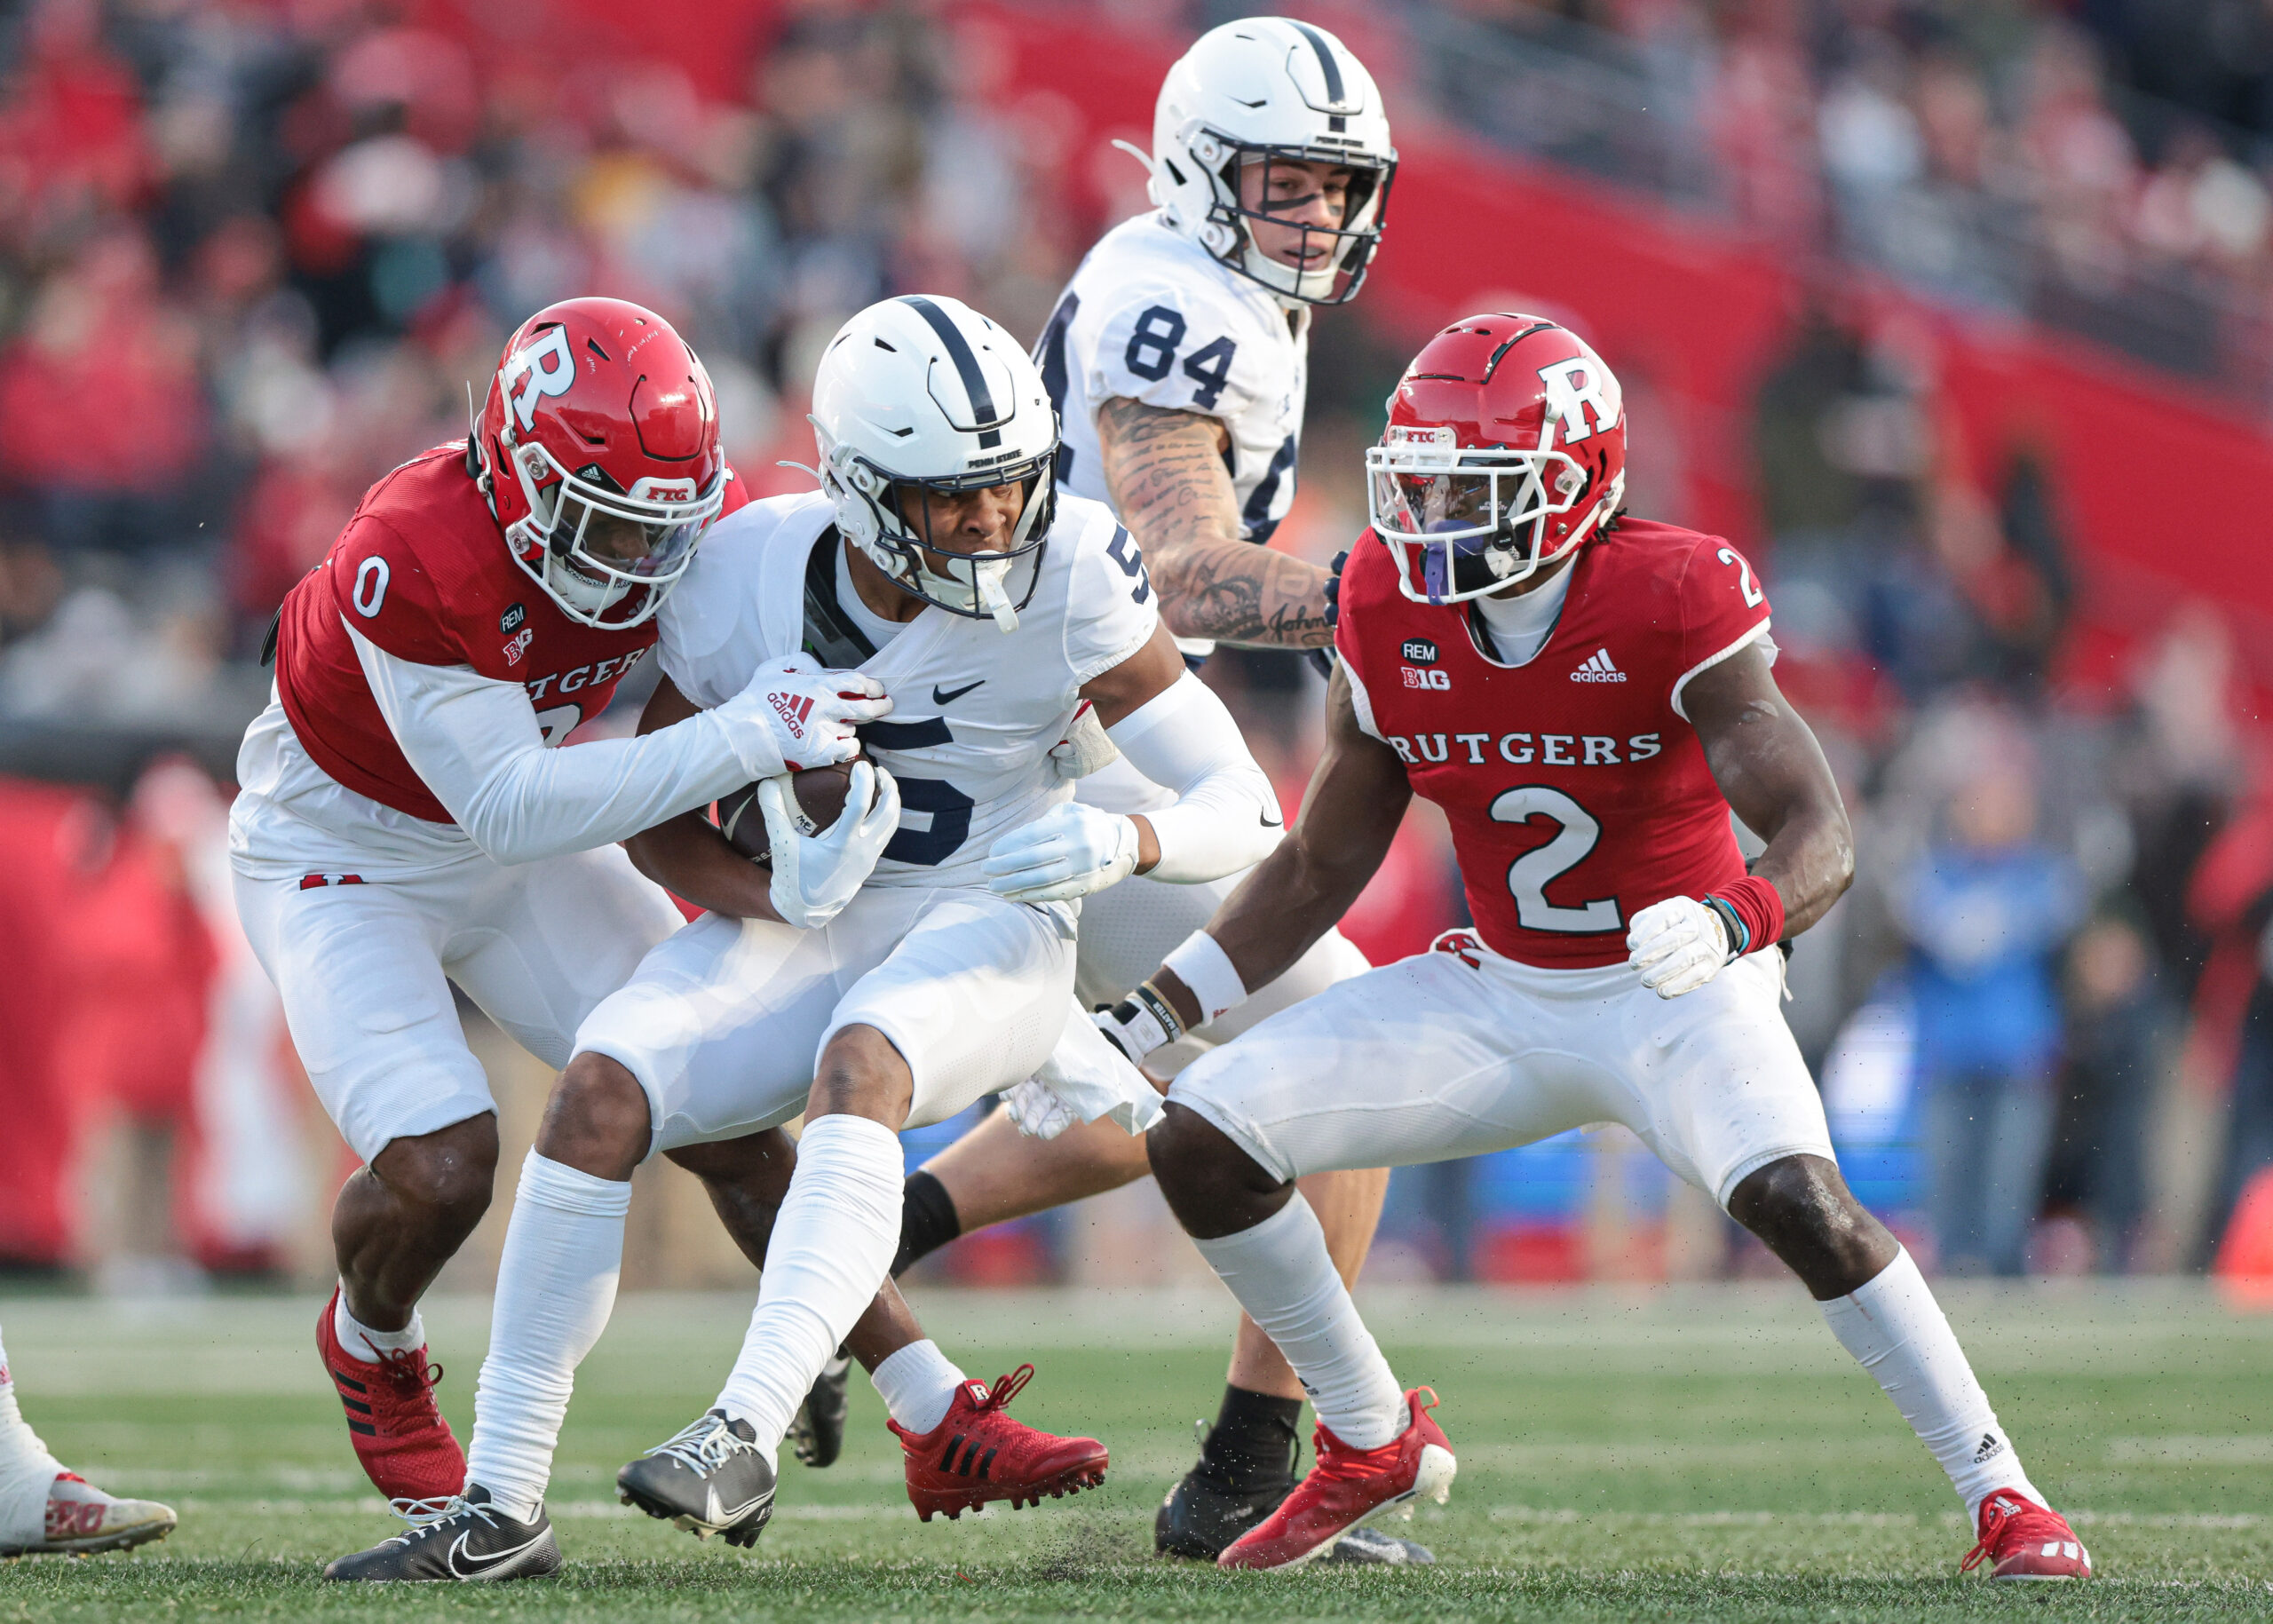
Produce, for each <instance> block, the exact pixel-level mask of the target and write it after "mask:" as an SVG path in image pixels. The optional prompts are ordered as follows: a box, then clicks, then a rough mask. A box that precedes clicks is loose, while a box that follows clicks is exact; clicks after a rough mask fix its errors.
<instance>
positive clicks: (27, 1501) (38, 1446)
mask: <svg viewBox="0 0 2273 1624" xmlns="http://www.w3.org/2000/svg"><path fill="white" fill-rule="evenodd" d="M61 1470H63V1463H62V1462H60V1461H59V1460H57V1459H56V1458H55V1457H54V1456H53V1455H51V1454H48V1453H47V1446H46V1445H45V1444H43V1443H41V1442H40V1439H39V1434H38V1433H36V1432H35V1431H33V1430H31V1427H30V1424H29V1423H28V1422H26V1421H25V1420H24V1417H23V1414H22V1412H20V1410H18V1409H17V1407H16V1387H15V1383H14V1382H12V1380H10V1378H9V1374H8V1350H7V1349H6V1348H5V1347H0V1550H14V1549H20V1548H22V1547H23V1546H26V1545H30V1544H34V1543H36V1541H39V1540H40V1539H42V1538H43V1537H44V1535H45V1534H46V1533H47V1492H48V1490H49V1488H51V1486H52V1485H54V1482H55V1477H56V1474H57V1473H59V1472H60V1471H61Z"/></svg>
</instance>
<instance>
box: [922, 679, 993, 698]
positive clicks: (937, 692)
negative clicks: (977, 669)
mask: <svg viewBox="0 0 2273 1624" xmlns="http://www.w3.org/2000/svg"><path fill="white" fill-rule="evenodd" d="M985 681H986V678H985V677H980V678H979V679H978V682H974V683H966V684H965V685H963V686H962V687H960V688H942V687H941V686H939V684H938V683H933V684H932V685H931V702H932V703H933V704H934V705H952V704H954V702H955V701H957V700H959V699H961V698H962V696H963V695H964V694H966V693H970V691H971V689H973V688H976V687H977V686H978V684H979V683H983V682H985Z"/></svg>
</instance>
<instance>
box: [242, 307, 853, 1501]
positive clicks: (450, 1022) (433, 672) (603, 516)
mask: <svg viewBox="0 0 2273 1624" xmlns="http://www.w3.org/2000/svg"><path fill="white" fill-rule="evenodd" d="M732 481H733V474H732V472H731V471H729V470H728V469H727V467H726V465H725V458H724V457H723V456H721V455H720V452H719V448H718V425H717V405H716V401H715V398H714V396H713V394H712V392H711V387H710V380H709V376H707V375H706V374H705V373H704V371H703V369H702V363H701V361H700V360H697V359H696V358H695V355H694V353H693V351H691V350H690V349H688V348H687V346H686V345H685V343H684V342H682V341H681V339H680V338H679V337H678V335H677V333H676V332H674V331H672V329H671V328H670V325H669V323H668V322H666V321H663V319H662V318H661V317H660V316H657V315H655V314H654V313H652V312H649V311H645V310H642V309H641V308H639V307H638V305H630V304H626V303H624V302H622V301H621V300H617V299H600V298H584V299H571V300H568V301H566V302H565V303H562V304H558V305H552V306H550V307H549V308H547V309H545V310H543V311H540V312H538V313H536V314H535V316H532V317H531V318H530V319H529V320H528V321H526V322H525V323H523V324H522V326H521V328H520V329H519V331H517V332H515V333H514V335H513V336H512V337H511V339H510V340H508V341H507V343H506V345H505V351H504V355H503V360H501V362H500V363H499V366H498V369H497V373H496V376H495V378H494V379H493V380H492V381H491V383H490V386H489V392H488V397H487V403H486V405H485V407H484V408H483V410H482V412H481V415H480V416H479V419H478V420H477V421H476V422H475V423H474V424H473V425H472V433H471V437H470V439H469V440H466V441H460V442H456V443H453V444H450V445H446V446H440V447H437V448H434V449H433V450H431V451H428V452H425V453H424V454H422V455H421V456H416V457H413V458H412V459H411V460H410V461H409V462H408V463H404V464H402V466H400V468H397V469H396V470H395V471H393V472H392V473H390V474H388V475H387V476H386V478H384V479H381V480H380V481H379V482H378V483H377V484H376V485H375V486H373V487H371V489H370V490H369V492H368V493H367V494H366V495H365V496H364V498H363V501H362V504H361V505H360V507H359V508H358V509H357V510H356V511H355V515H354V517H353V519H351V520H350V521H349V523H348V525H347V527H346V529H345V530H344V531H343V532H342V533H341V535H340V537H339V540H338V541H337V543H334V545H333V547H332V550H331V552H330V554H329V556H328V557H327V558H325V559H324V561H323V562H322V563H321V565H319V566H317V567H316V568H315V569H314V570H313V571H312V572H311V573H310V574H308V575H307V576H306V577H305V578H304V579H303V580H302V581H301V582H299V583H298V584H297V586H295V587H294V588H293V589H292V590H291V592H290V593H289V595H288V596H287V597H286V598H285V600H284V604H283V606H282V608H281V610H280V611H279V613H278V616H277V624H276V628H275V630H274V632H273V634H272V635H273V654H274V658H275V661H276V683H275V688H274V691H273V694H272V696H271V698H270V701H269V704H268V708H267V709H266V710H265V711H264V712H262V714H261V715H260V717H258V718H257V720H255V721H254V723H253V724H252V725H251V727H250V728H249V729H248V730H247V732H246V733H245V741H244V745H243V749H242V752H241V753H240V755H239V756H238V758H237V778H238V781H239V783H240V784H241V785H242V787H243V788H242V794H241V795H240V796H238V798H237V801H236V804H235V805H234V808H233V809H232V811H231V813H230V822H229V832H230V852H231V857H232V860H233V863H234V869H235V884H236V898H237V909H238V912H239V914H240V915H242V918H243V921H244V926H245V932H246V934H247V936H248V937H249V939H250V940H251V942H252V945H253V948H254V950H255V951H256V952H257V954H258V955H259V956H260V960H261V963H262V964H263V965H264V966H265V968H266V970H267V971H268V974H269V977H270V978H271V979H272V980H273V981H274V982H275V983H276V986H277V990H278V992H279V993H281V994H282V997H283V1001H284V1010H285V1016H286V1018H287V1020H288V1022H289V1025H290V1028H291V1033H292V1041H293V1043H294V1044H295V1046H296V1047H297V1049H298V1050H299V1053H300V1058H301V1060H302V1062H303V1064H304V1065H305V1066H306V1068H307V1072H308V1077H309V1081H311V1082H313V1084H314V1086H315V1089H316V1092H317V1094H318V1095H319V1096H320V1097H321V1099H322V1101H323V1104H324V1108H325V1109H326V1110H327V1111H329V1113H331V1119H332V1121H334V1122H335V1123H337V1125H338V1128H339V1131H340V1133H341V1135H342V1136H343V1137H345V1139H346V1141H347V1143H348V1145H350V1146H351V1147H352V1149H353V1150H354V1152H355V1153H356V1154H357V1155H358V1156H359V1157H360V1158H361V1159H362V1161H363V1163H364V1165H363V1166H362V1167H361V1168H360V1169H358V1170H357V1171H356V1173H355V1174H354V1175H353V1176H351V1177H350V1178H349V1179H348V1180H347V1183H346V1184H345V1187H344V1188H343V1189H342V1190H341V1191H340V1193H339V1198H338V1200H337V1204H336V1205H335V1207H334V1208H333V1212H332V1237H333V1241H334V1244H335V1245H336V1247H337V1252H338V1258H339V1279H340V1285H339V1288H338V1290H337V1291H336V1292H335V1293H334V1294H333V1295H332V1300H331V1303H330V1304H329V1306H328V1307H327V1308H326V1309H325V1311H324V1312H323V1315H322V1317H321V1319H320V1320H319V1322H318V1325H317V1342H318V1347H319V1351H321V1355H322V1358H323V1361H324V1367H325V1371H326V1373H327V1374H328V1375H329V1377H330V1379H331V1381H332V1382H333V1383H334V1385H335V1386H336V1388H337V1390H338V1393H339V1397H340V1402H341V1404H342V1406H344V1407H345V1413H346V1418H347V1425H348V1430H349V1432H350V1434H351V1436H352V1441H353V1444H354V1447H355V1451H356V1454H357V1455H358V1457H359V1458H360V1460H361V1462H362V1463H363V1467H364V1470H366V1471H367V1472H368V1473H369V1474H370V1477H371V1480H372V1482H374V1483H375V1484H376V1485H378V1486H379V1488H380V1489H381V1490H382V1491H383V1492H384V1493H386V1494H387V1495H389V1496H390V1497H391V1498H392V1499H393V1500H395V1501H398V1502H412V1501H430V1500H434V1499H438V1498H441V1497H446V1496H449V1495H454V1494H455V1493H457V1492H458V1490H459V1488H460V1486H461V1485H463V1481H464V1475H465V1462H464V1458H463V1454H461V1453H460V1451H459V1448H458V1445H457V1442H456V1440H455V1438H452V1437H451V1434H450V1430H449V1427H448V1425H447V1422H444V1421H443V1419H442V1417H441V1414H440V1411H439V1410H437V1409H436V1407H435V1405H434V1401H433V1397H432V1385H433V1382H434V1381H435V1380H436V1379H437V1378H438V1377H439V1376H440V1367H435V1366H433V1365H432V1364H430V1362H429V1361H428V1359H427V1357H426V1346H425V1335H424V1330H423V1328H422V1327H421V1326H420V1324H419V1319H418V1313H417V1303H418V1299H419V1297H420V1295H422V1294H423V1293H424V1291H425V1289H426V1287H427V1286H428V1285H429V1284H431V1283H432V1280H433V1279H434V1276H435V1274H436V1273H437V1272H438V1271H440V1268H441V1266H442V1264H444V1263H445V1262H446V1261H447V1259H448V1258H449V1257H450V1256H451V1254H453V1253H454V1252H455V1251H456V1250H457V1248H458V1247H459V1246H460V1245H461V1244H462V1243H463V1241H464V1240H465V1238H466V1236H467V1235H468V1234H469V1233H471V1231H472V1229H473V1226H474V1224H476V1223H477V1222H478V1221H479V1219H480V1217H481V1215H482V1212H483V1211H484V1209H485V1208H487V1206H488V1204H489V1196H490V1184H491V1179H492V1176H493V1174H494V1173H495V1167H496V1161H497V1120H496V1108H495V1104H494V1103H493V1102H492V1100H491V1098H490V1095H489V1086H488V1082H487V1079H486V1078H485V1076H484V1075H483V1073H482V1069H481V1066H480V1065H479V1062H477V1061H476V1060H475V1059H474V1058H473V1055H472V1053H471V1051H470V1050H468V1049H467V1047H466V1044H465V1039H464V1036H463V1032H462V1030H461V1029H460V1026H459V1024H458V1018H457V1013H456V1010H455V1007H454V1004H453V1002H452V998H451V994H450V983H452V982H455V983H456V984H457V986H459V987H461V988H462V989H463V991H464V992H465V994H466V995H467V996H468V997H470V998H471V999H472V1000H473V1001H474V1002H476V1003H478V1004H479V1005H480V1006H481V1007H482V1008H483V1009H484V1010H487V1012H488V1014H489V1016H490V1017H491V1018H493V1019H494V1020H495V1021H496V1023H497V1024H498V1025H499V1026H502V1027H503V1028H504V1030H505V1031H507V1032H508V1033H510V1034H512V1036H513V1037H514V1038H515V1039H516V1040H518V1041H519V1042H520V1043H521V1044H522V1046H523V1047H525V1048H527V1050H529V1051H530V1052H531V1053H532V1054H535V1055H536V1056H537V1057H539V1058H541V1059H543V1060H545V1061H546V1062H547V1063H549V1064H550V1065H552V1066H564V1065H566V1063H567V1059H568V1055H569V1050H570V1049H571V1047H572V1045H573V1042H574V1037H575V1033H576V1027H577V1026H578V1024H579V1023H580V1022H581V1021H582V1019H583V1018H584V1017H585V1016H586V1015H587V1014H589V1013H590V1011H591V1010H592V1009H593V1008H594V1006H596V1005H597V1004H598V1002H599V1001H600V1000H601V999H602V998H604V997H606V995H607V994H609V993H611V992H614V990H615V988H616V987H617V986H620V985H622V982H623V981H624V979H625V978H627V977H628V976H629V975H630V972H631V970H632V969H633V968H634V967H635V966H636V965H637V964H638V963H639V960H640V958H641V956H642V955H645V952H646V951H647V949H648V948H650V947H653V946H654V945H655V944H656V943H657V942H659V941H661V940H662V939H664V938H665V937H667V936H669V934H670V933H671V932H672V931H674V930H675V929H677V926H678V925H679V924H680V923H682V922H681V920H680V918H679V915H678V914H677V910H676V909H675V908H674V907H672V906H671V904H670V901H669V899H668V898H667V897H666V896H665V894H664V893H663V892H662V891H661V890H660V889H659V888H658V887H656V886H655V885H653V883H649V882H648V881H646V880H645V879H643V878H641V877H640V876H639V875H638V874H637V873H635V872H634V871H633V869H632V867H631V865H630V861H629V860H627V859H626V858H625V856H624V855H623V853H622V852H621V851H620V850H618V849H616V847H615V844H614V843H616V842H618V841H621V840H623V839H626V838H627V837H629V836H632V835H635V834H638V832H639V831H640V830H642V829H644V828H649V827H651V826H653V824H655V823H657V822H660V821H661V820H664V819H667V818H669V817H672V816H675V815H676V814H677V813H680V812H686V811H688V810H690V809H693V808H695V807H700V806H703V805H706V804H709V803H710V802H711V801H713V800H715V799H717V797H718V796H720V795H723V794H725V792H727V791H728V790H731V789H733V788H739V787H740V786H741V785H743V784H747V783H748V782H749V781H750V780H753V779H763V778H766V777H770V776H772V775H773V774H776V773H779V772H782V771H783V770H784V768H785V766H797V765H803V766H812V765H817V764H824V763H831V762H836V761H840V760H843V759H844V758H845V757H849V756H851V754H852V753H853V752H854V750H855V749H856V748H857V746H856V743H855V741H854V739H853V736H852V731H851V730H852V727H853V725H854V724H856V723H859V722H864V721H867V720H870V719H873V718H875V717H879V716H882V715H883V714H884V712H885V711H886V710H888V709H890V705H889V701H884V700H883V699H882V698H881V697H878V696H880V695H881V694H882V693H883V689H882V688H881V687H880V686H879V685H876V684H875V683H874V682H873V681H871V680H870V679H868V678H866V677H858V676H854V675H851V674H850V673H835V674H825V673H821V672H820V670H819V668H818V666H817V664H816V662H814V661H811V660H810V659H802V658H801V659H798V660H792V661H779V662H776V663H775V664H774V665H772V666H771V667H769V668H767V669H764V670H761V671H760V672H759V673H758V674H757V676H756V677H755V678H754V679H753V680H752V682H751V683H750V685H749V686H748V689H747V690H746V691H745V692H743V693H741V695H739V696H738V697H737V698H735V699H734V700H733V701H731V702H730V703H728V704H726V705H724V706H721V707H718V708H717V709H711V710H706V711H703V712H702V713H701V714H700V715H697V716H693V717H688V718H687V719H686V720H685V721H683V722H680V723H677V725H673V726H670V727H666V728H661V729H659V730H657V731H656V732H653V733H648V734H646V735H645V736H644V737H641V738H638V739H622V740H610V741H600V742H595V743H590V744H582V745H578V746H575V747H574V748H573V749H565V750H557V749H549V748H547V747H549V746H553V745H558V744H559V743H560V742H561V741H563V740H564V739H566V737H567V735H568V734H569V733H570V732H571V731H572V730H574V728H575V726H576V725H577V724H578V723H580V722H582V721H583V720H584V719H585V718H587V717H592V716H596V715H598V713H599V711H600V710H601V709H603V708H604V707H605V706H606V703H607V701H608V696H609V695H610V694H611V693H614V689H615V685H616V684H617V683H618V682H619V681H621V680H622V677H623V675H624V673H625V672H626V671H628V670H630V669H631V668H632V667H633V666H634V665H636V664H638V661H640V660H641V659H642V658H643V657H644V656H645V654H647V652H648V650H649V649H650V648H651V647H653V644H654V641H655V637H656V632H655V628H654V626H653V617H654V614H655V610H656V608H657V606H659V605H660V604H661V601H662V598H663V595H664V594H665V593H666V592H668V591H669V590H670V588H671V586H672V584H673V583H674V582H677V579H678V577H679V576H680V574H682V573H683V572H684V571H685V568H686V566H687V564H688V562H689V560H690V559H691V558H693V552H694V549H695V547H696V545H697V544H698V543H699V542H700V541H701V536H702V534H703V531H704V529H705V528H706V527H708V526H709V523H710V521H711V520H712V519H715V518H716V517H717V515H718V513H719V512H720V511H721V510H722V509H723V508H724V507H725V506H726V505H727V503H728V498H729V495H730V493H731V492H732V489H733V487H732ZM785 1150H786V1147H785V1146H781V1145H772V1144H770V1143H768V1144H760V1143H757V1142H755V1141H752V1142H743V1143H738V1144H736V1145H729V1146H724V1147H710V1148H709V1150H708V1152H707V1153H702V1154H699V1155H697V1156H696V1157H695V1158H693V1159H692V1160H690V1159H689V1158H686V1157H680V1158H679V1159H678V1160H680V1161H682V1163H683V1164H684V1165H686V1166H688V1167H691V1168H693V1170H694V1171H696V1172H697V1173H699V1174H701V1176H704V1177H705V1178H706V1179H707V1180H709V1182H710V1184H712V1187H713V1195H714V1198H715V1199H716V1200H717V1205H718V1207H719V1209H720V1210H721V1211H722V1212H735V1211H740V1210H744V1209H747V1208H749V1204H750V1199H751V1198H752V1196H753V1193H754V1192H761V1191H762V1192H764V1194H765V1195H766V1196H767V1197H768V1200H769V1203H770V1200H772V1199H778V1196H779V1193H780V1191H779V1189H778V1188H777V1187H776V1186H778V1185H780V1184H781V1183H782V1182H783V1181H785V1180H786V1177H787V1171H786V1168H787V1159H786V1156H785V1155H783V1154H781V1153H782V1152H783V1151H785ZM769 1216H770V1214H769ZM737 1239H738V1240H751V1239H754V1240H755V1241H756V1245H757V1247H758V1248H759V1250H758V1255H759V1256H763V1236H762V1233H761V1234H758V1235H756V1236H755V1237H745V1236H741V1235H739V1234H738V1236H737Z"/></svg>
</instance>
